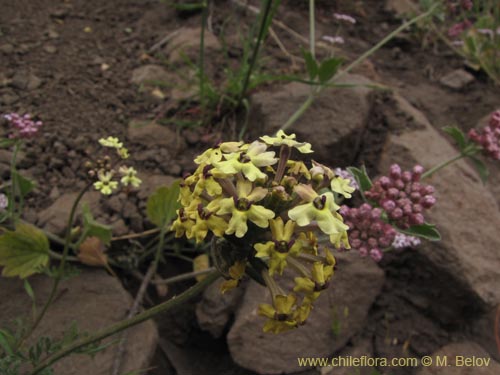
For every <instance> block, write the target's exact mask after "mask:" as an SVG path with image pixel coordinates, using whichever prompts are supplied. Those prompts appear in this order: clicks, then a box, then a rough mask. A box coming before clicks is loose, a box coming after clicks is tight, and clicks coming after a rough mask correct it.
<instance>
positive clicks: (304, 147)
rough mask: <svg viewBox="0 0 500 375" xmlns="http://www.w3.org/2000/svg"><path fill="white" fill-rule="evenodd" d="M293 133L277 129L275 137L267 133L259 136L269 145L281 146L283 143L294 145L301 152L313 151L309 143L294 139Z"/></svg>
mask: <svg viewBox="0 0 500 375" xmlns="http://www.w3.org/2000/svg"><path fill="white" fill-rule="evenodd" d="M295 138H296V136H295V134H291V135H286V134H285V132H284V131H283V130H278V132H277V133H276V136H275V137H269V136H267V135H265V136H263V137H260V139H262V140H263V141H264V142H266V143H267V144H268V145H270V146H281V145H285V146H288V147H295V148H296V149H297V150H299V151H300V152H301V153H303V154H309V153H311V152H313V150H311V144H310V143H306V142H297V141H296V140H295Z"/></svg>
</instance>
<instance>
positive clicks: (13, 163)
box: [9, 142, 19, 226]
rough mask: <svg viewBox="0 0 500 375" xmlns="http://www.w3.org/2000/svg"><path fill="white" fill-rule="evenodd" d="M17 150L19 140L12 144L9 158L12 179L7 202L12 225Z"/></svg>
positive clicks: (13, 220)
mask: <svg viewBox="0 0 500 375" xmlns="http://www.w3.org/2000/svg"><path fill="white" fill-rule="evenodd" d="M18 152H19V142H16V143H15V144H14V151H13V152H12V158H11V159H10V179H11V181H12V183H11V185H10V202H9V217H10V218H11V220H12V222H13V224H14V226H15V225H16V218H15V217H14V216H15V212H16V188H17V185H18V183H17V174H16V159H17V153H18Z"/></svg>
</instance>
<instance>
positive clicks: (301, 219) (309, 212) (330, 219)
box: [288, 184, 349, 234]
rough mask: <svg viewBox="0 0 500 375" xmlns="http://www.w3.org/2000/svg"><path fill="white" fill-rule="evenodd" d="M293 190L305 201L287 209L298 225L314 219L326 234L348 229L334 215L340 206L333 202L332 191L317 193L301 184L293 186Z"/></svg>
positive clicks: (306, 223) (308, 186)
mask: <svg viewBox="0 0 500 375" xmlns="http://www.w3.org/2000/svg"><path fill="white" fill-rule="evenodd" d="M294 191H295V192H296V193H297V194H298V195H299V196H300V197H301V198H302V199H303V200H305V201H306V202H307V203H305V204H301V205H299V206H297V207H294V208H292V209H291V210H290V211H288V216H289V217H290V219H292V220H294V221H296V222H297V224H298V225H299V226H301V227H304V226H306V225H309V224H311V222H312V221H314V220H315V221H316V222H317V223H318V226H319V228H320V229H321V230H322V231H323V232H324V233H326V234H334V233H341V232H343V231H346V230H347V229H349V227H348V226H347V225H345V224H344V223H343V222H342V219H341V218H340V219H339V218H338V216H337V215H334V213H336V212H335V211H336V210H338V209H339V208H340V207H339V206H338V205H337V204H336V203H335V199H334V197H333V193H331V192H326V193H324V194H321V195H318V193H316V192H315V191H314V189H313V188H312V187H311V186H310V185H303V184H299V185H297V186H295V188H294Z"/></svg>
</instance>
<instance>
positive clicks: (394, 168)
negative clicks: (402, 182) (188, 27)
mask: <svg viewBox="0 0 500 375" xmlns="http://www.w3.org/2000/svg"><path fill="white" fill-rule="evenodd" d="M389 176H391V178H393V179H395V180H396V179H398V178H400V177H401V167H400V166H399V165H398V164H393V165H391V167H390V168H389Z"/></svg>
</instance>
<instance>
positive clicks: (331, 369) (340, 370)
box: [321, 339, 374, 375]
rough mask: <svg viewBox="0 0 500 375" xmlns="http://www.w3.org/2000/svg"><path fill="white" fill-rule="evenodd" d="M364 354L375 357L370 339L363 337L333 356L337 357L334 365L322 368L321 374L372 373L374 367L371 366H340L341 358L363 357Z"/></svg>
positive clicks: (368, 374)
mask: <svg viewBox="0 0 500 375" xmlns="http://www.w3.org/2000/svg"><path fill="white" fill-rule="evenodd" d="M364 356H366V357H368V358H373V357H374V356H373V345H372V343H371V342H370V340H368V339H363V340H361V341H359V342H357V343H356V344H355V345H353V346H351V347H349V348H346V349H345V350H343V351H342V352H340V353H338V355H335V356H334V357H333V358H335V360H334V361H336V362H332V366H328V367H323V368H321V375H352V374H356V375H372V374H373V370H374V369H373V367H371V366H340V364H342V363H341V362H340V361H339V358H345V359H350V358H353V359H354V358H359V359H362V358H363V357H364Z"/></svg>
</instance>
